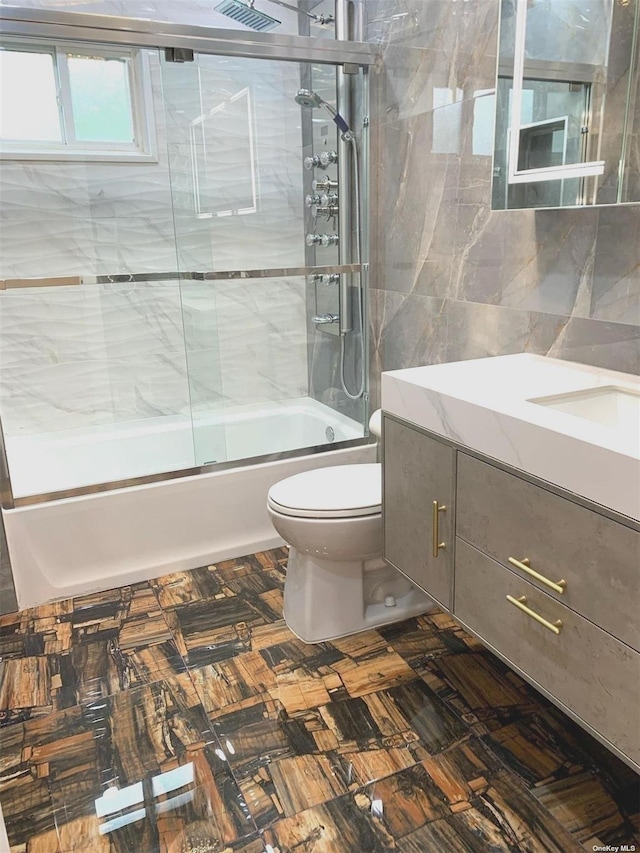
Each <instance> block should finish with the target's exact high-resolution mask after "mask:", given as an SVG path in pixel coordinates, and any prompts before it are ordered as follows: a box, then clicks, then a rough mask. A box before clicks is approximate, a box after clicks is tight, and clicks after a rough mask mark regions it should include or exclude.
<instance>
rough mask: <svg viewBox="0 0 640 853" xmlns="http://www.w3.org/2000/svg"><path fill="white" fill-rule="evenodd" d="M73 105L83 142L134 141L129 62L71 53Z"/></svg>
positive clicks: (69, 62)
mask: <svg viewBox="0 0 640 853" xmlns="http://www.w3.org/2000/svg"><path fill="white" fill-rule="evenodd" d="M67 59H68V66H69V82H70V86H71V102H72V104H73V122H74V127H75V134H76V139H77V140H78V141H79V142H129V143H132V142H133V141H134V132H133V115H132V107H131V93H130V80H129V63H128V62H127V60H125V59H105V58H104V57H102V56H78V55H74V54H68V55H67Z"/></svg>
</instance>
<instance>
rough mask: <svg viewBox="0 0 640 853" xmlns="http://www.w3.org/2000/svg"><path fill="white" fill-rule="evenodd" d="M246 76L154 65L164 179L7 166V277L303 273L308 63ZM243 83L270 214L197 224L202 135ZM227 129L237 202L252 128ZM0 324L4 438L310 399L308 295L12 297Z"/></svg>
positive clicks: (126, 167) (157, 167) (113, 170)
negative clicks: (195, 162)
mask: <svg viewBox="0 0 640 853" xmlns="http://www.w3.org/2000/svg"><path fill="white" fill-rule="evenodd" d="M146 5H147V6H148V5H149V4H146ZM187 5H188V4H185V9H182V7H181V12H183V13H185V14H186V12H187V11H188V9H186V7H187ZM234 62H235V64H234V66H233V67H231V66H230V65H229V63H227V64H226V65H225V59H224V58H220V57H202V58H201V61H200V62H199V63H194V64H193V65H191V64H188V65H187V64H185V65H180V66H177V65H176V66H168V65H166V64H164V66H163V68H162V69H161V66H160V60H159V58H158V56H157V55H154V54H152V55H151V56H150V70H151V77H152V81H153V92H154V106H155V116H156V122H157V136H158V163H157V164H144V165H135V164H100V163H94V164H91V163H75V164H74V163H58V164H53V163H39V162H37V161H31V162H29V163H27V162H17V161H5V162H4V163H3V167H2V171H1V176H0V200H1V204H0V258H1V260H0V278H32V277H43V276H66V275H70V276H71V275H96V274H97V275H104V274H112V273H115V274H123V273H133V272H136V273H144V272H166V271H172V270H176V269H182V270H211V269H217V270H220V269H236V268H249V269H251V268H262V267H267V266H274V267H279V266H297V265H299V264H300V263H303V259H304V240H303V216H302V210H303V198H304V195H303V191H302V169H301V141H300V109H299V107H298V106H297V105H296V104H295V102H294V101H293V97H292V94H293V93H295V91H296V90H297V88H298V87H299V79H300V77H299V69H298V66H297V64H294V63H261V64H258V63H256V62H250V61H245V62H244V63H242V62H238V61H234ZM243 86H249V87H250V89H251V97H252V99H253V103H252V106H251V109H252V117H253V133H254V143H255V145H254V157H255V182H256V195H257V210H256V211H255V213H251V214H247V215H242V216H238V215H232V216H224V217H216V216H214V217H213V218H211V219H202V218H197V217H196V215H195V208H194V194H193V173H192V165H191V158H190V153H189V144H190V143H189V124H190V122H191V121H192V120H193V119H194V118H195V117H196V116H198V115H200V114H201V113H202V112H206V111H208V110H210V109H212V108H214V107H216V106H218V105H219V104H220V103H221V101H224V99H225V98H228V97H229V96H230V95H233V94H234V93H236V92H237V91H238V90H239V89H241V88H242V87H243ZM290 95H291V97H290ZM215 130H216V133H217V134H218V139H217V142H218V143H219V144H218V146H217V149H216V150H217V151H219V152H222V154H221V156H219V157H218V156H216V158H215V159H213V158H209V160H208V163H207V165H208V167H210V168H211V170H212V173H213V180H214V188H216V187H217V186H219V185H221V183H222V181H223V180H224V181H225V182H226V184H227V185H229V186H231V187H233V185H234V182H236V181H238V182H239V181H241V180H242V179H243V177H246V176H244V175H243V174H240V172H239V171H237V170H238V169H239V168H246V167H245V166H244V165H242V167H240V166H237V165H236V164H235V162H234V159H233V156H232V155H233V151H234V146H235V145H237V144H239V141H241V140H242V138H243V135H244V136H246V127H239V126H236V124H234V123H233V122H221V123H220V125H219V126H217V127H216V128H215ZM224 152H226V155H230V156H226V155H224ZM223 155H224V156H223ZM216 182H217V183H216ZM0 309H1V310H0V397H1V402H2V418H3V427H4V430H5V434H6V435H8V436H11V435H17V434H27V433H38V432H43V431H50V430H57V429H66V428H73V427H85V426H95V425H99V424H107V423H114V422H120V421H128V420H132V419H137V418H147V417H156V416H158V415H173V414H188V412H189V408H190V405H191V404H193V405H194V406H195V407H197V408H198V409H199V410H200V411H202V410H206V409H207V407H214V406H216V405H217V404H219V403H220V402H223V403H225V404H229V405H236V404H242V403H249V402H257V401H263V400H277V399H283V398H288V397H298V396H301V395H304V394H306V393H307V389H308V380H307V347H306V304H305V292H304V286H303V285H302V284H300V283H299V282H293V281H291V280H262V279H257V280H254V281H251V282H246V283H243V284H239V283H235V284H234V283H227V282H218V283H215V284H214V283H210V284H196V283H190V284H183V285H182V286H180V285H179V283H178V281H177V280H170V281H168V282H162V283H135V284H105V285H83V286H72V287H50V288H27V289H12V290H7V291H4V292H2V293H1V294H0Z"/></svg>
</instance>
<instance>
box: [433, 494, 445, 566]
mask: <svg viewBox="0 0 640 853" xmlns="http://www.w3.org/2000/svg"><path fill="white" fill-rule="evenodd" d="M446 511H447V508H446V506H440V504H439V503H438V501H434V502H433V556H434V557H437V556H438V551H440V549H441V548H446V547H447V546H446V544H445V543H444V542H438V539H439V538H440V534H439V532H438V513H439V512H446Z"/></svg>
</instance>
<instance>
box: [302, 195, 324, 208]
mask: <svg viewBox="0 0 640 853" xmlns="http://www.w3.org/2000/svg"><path fill="white" fill-rule="evenodd" d="M304 203H305V205H306V206H307V207H313V206H314V205H316V204H321V203H322V198H321V197H320V196H319V195H311V194H309V195H306V196H305V197H304Z"/></svg>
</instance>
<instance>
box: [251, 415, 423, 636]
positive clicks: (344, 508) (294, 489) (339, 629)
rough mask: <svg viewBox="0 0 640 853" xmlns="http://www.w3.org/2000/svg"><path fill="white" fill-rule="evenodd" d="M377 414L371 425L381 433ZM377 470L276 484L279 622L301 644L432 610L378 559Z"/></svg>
mask: <svg viewBox="0 0 640 853" xmlns="http://www.w3.org/2000/svg"><path fill="white" fill-rule="evenodd" d="M379 422H380V414H379V412H376V413H375V414H374V415H373V416H372V418H371V423H370V429H371V432H372V433H374V434H376V435H378V436H379V435H380V428H379ZM381 469H382V466H381V465H380V464H379V463H366V464H359V465H336V466H332V467H330V468H317V469H315V470H312V471H304V472H302V473H301V474H295V475H294V476H293V477H287V479H286V480H281V481H280V482H279V483H275V485H273V486H272V487H271V488H270V489H269V494H268V497H267V510H268V513H269V516H270V518H271V522H272V524H273V526H274V527H275V529H276V530H277V532H278V533H279V534H280V536H281V537H282V538H283V539H284V540H285V542H287V544H288V545H289V548H290V550H289V560H288V562H287V575H286V579H285V585H284V618H285V620H286V622H287V625H288V626H289V628H290V629H291V631H293V633H294V634H295V635H296V636H297V637H298V638H299V639H301V640H303V641H304V642H305V643H321V642H324V641H327V640H335V639H337V638H339V637H345V636H347V635H349V634H355V633H357V632H358V631H364V630H366V629H368V628H375V627H379V626H381V625H388V624H390V623H392V622H399V621H401V620H403V619H408V618H409V617H411V616H417V615H419V614H421V613H426V612H428V611H430V610H433V609H434V604H433V602H432V601H431V599H430V598H428V596H426V595H425V594H424V593H423V592H422V591H421V590H419V589H417V588H416V587H415V586H414V585H413V584H412V583H411V581H409V580H408V579H407V578H405V577H404V576H403V575H401V574H400V573H399V572H397V571H396V570H395V569H393V568H392V567H391V566H389V565H388V564H387V563H385V561H384V560H383V559H382V479H381V477H382V470H381Z"/></svg>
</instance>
